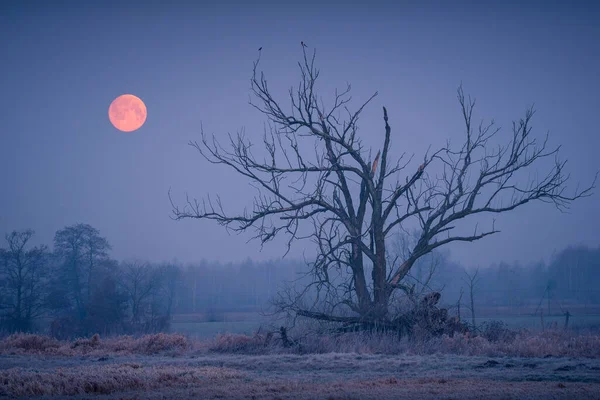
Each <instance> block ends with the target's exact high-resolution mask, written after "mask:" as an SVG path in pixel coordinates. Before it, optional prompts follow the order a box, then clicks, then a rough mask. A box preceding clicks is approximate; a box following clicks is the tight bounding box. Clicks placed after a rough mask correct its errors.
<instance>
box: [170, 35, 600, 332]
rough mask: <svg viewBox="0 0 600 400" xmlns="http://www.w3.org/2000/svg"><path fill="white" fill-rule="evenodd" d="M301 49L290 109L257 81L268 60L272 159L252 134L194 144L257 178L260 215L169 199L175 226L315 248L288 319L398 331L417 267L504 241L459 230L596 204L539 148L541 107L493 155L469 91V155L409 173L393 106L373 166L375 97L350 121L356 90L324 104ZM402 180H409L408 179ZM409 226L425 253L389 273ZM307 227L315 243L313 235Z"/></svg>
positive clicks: (259, 105)
mask: <svg viewBox="0 0 600 400" xmlns="http://www.w3.org/2000/svg"><path fill="white" fill-rule="evenodd" d="M302 50H303V54H304V57H303V60H302V61H301V62H299V63H298V65H299V67H300V84H299V86H298V87H297V88H292V89H290V90H289V98H288V100H287V102H289V103H288V104H289V107H286V106H285V105H284V102H282V101H281V100H277V99H276V98H275V96H274V95H273V93H272V92H271V90H270V87H269V85H268V84H267V79H266V78H265V76H264V73H262V72H259V71H258V65H259V62H260V57H259V59H258V60H257V61H256V62H255V63H254V68H253V74H252V78H251V90H252V93H253V94H254V97H255V100H254V101H251V105H252V106H253V107H255V108H256V109H257V110H259V111H260V112H262V113H263V114H264V115H265V116H266V117H267V119H268V121H269V123H268V125H267V129H266V131H265V134H264V136H263V139H262V144H261V146H260V148H261V149H262V151H261V150H258V148H257V146H255V145H254V144H253V143H252V142H251V141H250V140H249V139H248V138H247V137H246V136H245V134H244V132H241V133H238V134H237V136H232V135H230V136H229V146H223V145H221V143H219V141H218V140H217V139H216V138H215V137H214V136H213V137H212V138H211V137H209V136H207V135H206V134H205V133H204V131H202V132H201V135H202V139H201V141H200V142H196V141H192V142H190V145H191V146H192V147H194V148H195V149H196V150H198V152H199V153H200V154H201V155H202V156H203V157H204V158H205V159H206V160H207V161H208V162H210V163H213V164H220V165H224V166H226V167H228V168H231V169H232V170H233V171H235V172H237V173H238V174H240V175H242V176H244V177H245V178H247V179H248V181H249V182H250V184H251V185H253V186H254V187H255V188H256V189H257V195H256V197H255V200H254V206H253V208H252V209H251V210H245V211H244V212H242V213H240V214H230V213H228V212H226V211H225V209H224V207H223V206H222V203H221V201H220V198H218V197H217V199H216V200H212V199H211V198H210V197H209V198H207V199H205V200H202V201H198V200H192V199H190V198H189V197H188V199H187V201H186V203H185V205H183V206H182V207H180V206H177V205H175V202H174V201H173V200H172V198H171V194H170V193H169V198H170V199H171V204H172V207H173V218H174V219H177V220H179V219H184V218H196V219H208V220H214V221H216V222H217V223H219V224H220V225H223V226H225V227H226V228H228V229H233V230H234V231H236V232H246V231H254V234H255V235H254V236H253V237H254V238H256V239H258V240H259V241H260V243H261V245H263V244H265V243H267V242H269V241H270V240H272V239H273V238H274V237H276V236H277V235H280V234H284V235H287V238H288V242H287V246H288V249H289V247H290V245H291V243H292V242H293V241H294V240H300V239H310V240H312V241H313V242H314V243H315V245H316V249H317V250H316V254H315V258H314V260H311V261H310V263H309V266H310V270H311V274H312V279H311V282H310V283H309V284H308V285H307V287H306V288H302V290H300V291H299V292H298V293H294V295H293V296H285V297H282V299H281V302H280V303H279V304H280V305H281V307H282V309H285V310H287V311H288V312H291V313H293V314H295V315H299V316H305V317H310V318H315V319H320V320H326V321H336V322H342V323H347V324H355V325H360V326H363V327H366V326H372V325H373V324H378V326H382V325H386V324H387V325H389V326H396V325H397V323H399V322H398V321H399V320H394V318H393V316H391V315H390V313H389V302H390V298H391V296H392V294H393V293H394V292H395V291H397V290H400V291H406V290H408V288H407V287H406V285H404V284H403V280H404V278H405V277H406V276H407V274H408V273H409V271H410V270H411V268H412V267H413V265H415V263H416V262H417V260H419V259H420V258H421V257H423V256H425V255H427V254H430V253H431V252H432V251H433V250H435V249H437V248H439V247H441V246H445V245H448V244H450V243H453V242H473V241H476V240H479V239H482V238H484V237H487V236H490V235H493V234H496V233H498V232H499V231H498V230H497V229H496V227H495V226H494V225H493V224H492V225H491V227H489V228H488V229H486V230H483V231H481V230H478V229H477V225H476V224H475V229H474V230H473V231H471V232H472V233H470V234H460V233H458V232H457V230H456V229H455V228H456V227H457V226H458V224H459V223H461V222H463V223H464V222H468V221H472V222H475V221H473V219H474V217H477V216H479V215H484V214H491V215H497V214H501V213H504V212H510V211H512V210H514V209H516V208H517V207H521V206H523V205H525V204H527V203H531V202H534V201H540V202H549V203H552V204H554V205H555V206H556V207H557V208H558V209H564V208H565V207H567V206H568V205H569V203H571V202H572V201H574V200H576V199H578V198H581V197H585V196H589V195H590V194H591V190H592V188H593V183H592V185H590V186H589V187H587V188H585V189H582V190H575V191H574V192H573V193H572V194H567V192H566V185H567V181H568V176H567V175H565V173H564V166H565V162H561V161H559V160H558V158H555V157H556V156H557V154H558V148H555V149H548V148H547V146H546V143H547V141H546V140H544V141H542V142H541V143H538V141H537V140H536V139H534V138H533V137H532V135H531V129H532V128H531V120H532V118H533V115H534V110H533V109H529V110H527V111H526V113H525V116H524V117H523V118H522V119H520V120H519V121H518V122H516V123H514V124H513V127H512V134H511V135H509V137H507V138H506V139H507V140H506V144H504V145H501V146H499V147H493V145H494V143H492V141H493V139H494V138H496V137H497V135H498V134H499V132H500V128H498V127H496V125H495V124H494V122H493V121H492V122H490V123H488V124H483V123H481V124H479V125H476V124H475V123H474V122H473V109H474V106H475V102H474V101H472V100H471V99H470V98H468V97H465V95H464V94H463V90H462V88H459V89H458V102H459V105H460V110H461V113H462V116H463V119H464V124H465V137H464V141H463V143H462V145H460V146H458V147H457V148H453V147H451V146H450V145H449V144H447V145H446V146H444V147H441V148H440V149H439V150H437V151H435V152H433V153H429V152H428V153H426V154H425V156H424V157H423V159H422V162H421V163H420V165H419V166H418V167H417V168H414V169H409V165H410V163H411V159H412V157H411V158H409V159H405V156H404V155H400V156H398V157H393V154H391V153H390V144H391V141H392V128H391V126H390V124H389V121H390V119H389V115H388V111H387V109H386V108H385V107H384V108H383V143H382V146H381V148H380V149H379V150H377V154H376V156H375V157H374V158H371V156H370V155H371V149H369V148H366V147H365V146H364V145H363V142H362V140H361V139H360V137H359V135H358V121H359V117H360V115H361V114H362V112H363V110H364V109H365V107H366V106H367V104H368V103H370V102H371V101H372V100H373V99H374V98H375V96H376V95H377V93H375V94H373V96H371V97H370V98H369V99H368V100H367V101H366V102H364V103H363V104H361V105H359V106H358V108H357V109H356V110H355V111H350V109H349V103H350V100H351V98H350V96H349V93H350V85H348V86H347V87H346V89H345V90H343V91H341V92H338V91H336V92H335V94H334V97H333V100H332V103H331V104H330V105H329V106H325V105H324V102H323V101H322V100H320V98H319V96H318V94H317V93H318V90H317V82H318V79H319V70H318V69H317V68H316V67H315V64H314V61H315V54H316V53H315V52H313V54H312V56H311V55H310V54H307V51H306V49H305V48H304V47H303V49H302ZM344 116H345V118H344ZM548 158H555V160H554V162H553V164H552V165H551V166H550V167H549V168H548V169H547V171H545V173H543V174H536V175H535V176H539V177H541V178H534V179H532V180H529V181H525V182H520V178H521V176H520V174H521V172H523V171H525V172H526V171H529V170H530V169H531V167H532V166H533V165H534V164H536V165H537V161H540V160H543V159H548ZM428 171H431V172H428ZM434 171H438V172H437V173H434ZM401 173H404V175H405V179H399V175H400V174H401ZM594 182H595V181H594ZM411 223H412V224H416V225H417V226H418V227H419V235H418V238H417V240H416V241H415V244H414V245H413V246H412V248H411V249H410V252H409V254H408V256H407V257H406V258H405V259H402V260H398V261H397V262H396V263H389V260H388V257H387V256H388V251H387V245H388V243H387V239H388V238H389V237H390V235H391V234H393V233H394V232H395V231H397V230H398V229H401V228H403V227H404V226H410V224H411ZM305 224H306V225H308V227H307V228H309V229H311V230H312V233H308V234H305V233H304V231H305V229H306V228H305V227H304V225H305ZM368 271H370V272H371V273H370V276H369V275H367V273H368ZM395 324H396V325H395Z"/></svg>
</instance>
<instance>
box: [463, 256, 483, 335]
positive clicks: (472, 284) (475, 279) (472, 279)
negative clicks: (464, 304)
mask: <svg viewBox="0 0 600 400" xmlns="http://www.w3.org/2000/svg"><path fill="white" fill-rule="evenodd" d="M478 274H479V268H477V269H476V270H475V271H474V272H473V273H469V272H467V271H465V275H466V279H464V278H463V279H464V281H465V283H466V284H467V286H469V299H470V301H471V307H470V309H471V322H472V324H473V328H475V327H476V325H475V291H476V290H477V285H478V284H479V280H480V278H479V276H478ZM461 290H462V289H461ZM461 297H462V291H461ZM459 301H460V300H459Z"/></svg>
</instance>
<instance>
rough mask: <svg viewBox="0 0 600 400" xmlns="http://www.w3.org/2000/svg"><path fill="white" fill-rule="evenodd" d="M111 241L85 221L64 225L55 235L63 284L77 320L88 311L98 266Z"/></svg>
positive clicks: (55, 245) (105, 257) (104, 257)
mask: <svg viewBox="0 0 600 400" xmlns="http://www.w3.org/2000/svg"><path fill="white" fill-rule="evenodd" d="M108 250H110V244H109V243H108V241H107V240H106V239H105V238H103V237H102V236H100V232H99V231H98V230H97V229H96V228H94V227H92V226H90V225H88V224H76V225H72V226H67V227H65V228H63V229H61V230H59V231H57V232H56V234H55V236H54V252H55V254H56V255H57V256H58V257H59V259H60V261H61V269H62V272H63V279H64V283H65V284H66V289H67V292H68V293H69V295H70V298H71V300H72V301H73V302H74V303H75V308H76V311H77V314H78V317H79V318H80V319H83V318H84V317H85V316H86V313H87V305H88V304H89V301H90V298H91V290H92V289H91V288H92V286H93V285H92V283H93V280H94V278H95V274H96V270H97V268H98V266H99V265H100V264H101V263H102V262H104V261H106V260H107V259H108Z"/></svg>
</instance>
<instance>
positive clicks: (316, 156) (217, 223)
mask: <svg viewBox="0 0 600 400" xmlns="http://www.w3.org/2000/svg"><path fill="white" fill-rule="evenodd" d="M257 48H258V47H257ZM317 50H318V49H315V48H313V47H310V46H308V45H307V44H305V43H304V42H303V41H302V42H301V43H300V44H299V45H297V48H296V52H295V53H294V54H296V56H298V55H299V62H298V63H297V65H296V69H295V71H294V72H295V78H294V79H295V81H292V82H279V81H280V80H281V78H280V75H279V74H278V73H277V72H275V73H274V72H267V71H273V70H272V69H269V68H266V67H265V65H264V64H265V63H268V62H269V61H268V60H271V59H267V60H265V56H264V54H263V52H264V51H265V50H263V48H262V47H260V48H259V49H258V56H256V58H255V61H254V62H253V63H252V64H250V70H249V71H248V72H249V75H250V82H249V83H250V88H249V92H250V99H249V105H248V106H247V107H248V108H249V109H251V111H252V112H253V113H254V114H255V115H257V116H258V117H260V118H261V123H262V128H261V129H262V131H261V134H260V135H257V134H256V132H253V133H250V132H249V131H250V129H248V131H246V129H241V130H238V131H237V133H227V132H225V133H224V132H218V133H208V130H207V129H205V128H204V126H203V125H202V124H199V125H197V126H195V127H194V129H195V132H196V133H195V134H194V136H193V137H192V138H191V140H190V141H189V143H187V146H186V143H185V142H184V143H178V146H180V147H182V148H184V150H185V151H183V152H181V153H179V154H182V156H181V157H188V158H191V159H193V161H194V163H195V164H194V165H196V166H197V168H198V169H197V170H196V171H193V174H196V175H197V179H196V178H195V179H188V180H186V181H185V185H184V186H183V187H181V186H178V187H177V188H169V187H168V186H166V187H164V188H161V190H162V193H163V194H162V196H163V198H162V199H161V200H162V201H163V202H162V203H161V204H164V205H166V206H165V207H164V208H163V209H162V211H161V212H162V213H163V214H164V216H165V217H168V218H170V220H169V224H171V225H173V226H174V227H175V229H180V228H179V227H183V226H184V224H187V225H185V226H190V225H194V226H202V227H203V228H204V229H207V230H206V231H205V232H211V231H214V232H217V231H224V232H226V233H227V234H228V235H230V237H232V238H233V237H241V238H243V239H244V240H245V241H248V244H249V245H250V246H253V249H255V251H256V254H259V252H260V251H262V250H263V249H267V248H275V249H276V250H278V252H279V253H278V254H279V255H280V256H279V257H272V258H271V259H270V260H268V259H265V258H254V257H253V256H252V255H251V254H249V255H247V257H241V258H238V260H239V259H244V258H245V260H244V261H229V260H227V259H226V258H223V259H214V258H213V259H211V257H199V258H198V259H197V260H196V261H191V262H190V261H189V260H186V261H178V257H179V255H178V254H176V253H174V254H172V255H171V256H170V258H169V259H170V260H171V261H157V260H156V259H150V258H149V257H147V256H146V255H145V254H138V255H136V256H135V257H118V256H117V255H115V254H114V250H113V246H116V245H117V244H118V241H117V240H115V239H113V238H111V237H110V235H108V234H106V233H105V232H103V231H102V230H101V229H99V228H98V227H97V226H94V225H95V224H93V223H90V221H89V220H86V219H80V220H79V221H77V222H69V223H65V224H64V226H61V227H56V228H55V229H57V230H56V231H55V232H54V235H53V240H51V241H48V242H47V243H44V239H43V238H40V236H39V234H38V233H37V231H39V230H43V229H46V226H44V224H43V223H41V222H40V224H39V226H36V225H35V224H33V225H31V226H27V227H24V228H16V227H15V228H16V229H15V228H10V229H8V230H7V231H6V232H3V238H2V242H1V243H0V397H5V396H6V397H8V398H35V397H43V398H64V397H76V398H92V397H93V398H131V399H133V398H152V399H154V398H156V399H158V398H160V399H164V398H203V399H204V398H248V399H250V398H252V399H256V398H270V399H296V398H298V399H302V398H304V399H313V398H323V399H379V398H411V399H412V398H415V399H441V398H444V399H446V398H448V399H450V398H454V399H455V398H465V399H467V398H468V399H482V398H507V399H508V398H511V399H512V398H531V399H534V398H535V399H571V398H578V399H593V398H598V397H599V396H600V378H599V376H600V375H599V374H598V371H599V370H600V288H599V287H598V282H600V243H595V245H589V244H582V243H577V242H570V243H564V244H562V245H561V246H557V247H555V248H554V250H553V251H550V252H548V253H547V254H544V255H543V256H542V257H539V259H538V260H537V261H535V260H534V261H519V258H518V257H516V256H515V257H513V256H511V249H510V248H506V249H505V250H504V251H505V254H506V256H505V258H504V259H498V260H495V261H493V262H488V263H466V262H464V259H463V260H462V261H461V260H460V259H457V258H455V257H453V255H454V253H453V252H454V251H455V249H456V247H455V246H457V245H460V246H463V248H469V249H471V248H472V249H477V246H479V245H480V244H481V243H484V242H485V243H497V246H506V245H505V242H504V239H502V238H503V237H504V236H503V235H505V232H503V227H505V226H506V221H507V220H506V218H507V217H508V216H517V215H518V216H519V218H520V220H519V223H520V224H523V225H525V224H527V223H528V221H527V218H528V217H527V216H528V215H529V214H528V213H531V215H533V214H534V213H535V212H537V211H539V210H544V211H545V212H547V213H550V212H552V213H558V214H564V215H569V213H570V212H571V210H574V209H577V207H578V206H579V205H580V204H582V203H583V202H585V201H587V202H588V203H586V204H590V199H592V202H596V203H597V194H596V193H595V188H596V184H597V182H596V177H597V175H598V172H597V170H598V168H595V169H594V172H593V173H592V175H590V174H589V173H587V174H584V175H581V174H579V171H578V170H577V169H574V168H571V167H570V166H571V164H570V162H568V161H569V160H568V157H565V156H564V149H563V147H564V146H568V145H569V143H563V141H565V140H566V139H565V140H563V139H564V138H565V136H563V137H560V140H555V139H553V137H552V133H547V132H544V129H545V128H544V127H545V126H546V125H545V122H544V121H542V120H540V119H539V118H538V117H539V114H538V113H537V107H536V106H534V105H531V106H530V107H526V108H524V109H522V111H521V114H520V115H514V116H513V117H512V118H513V120H512V121H510V122H509V121H501V123H499V122H497V121H496V120H494V119H492V118H489V117H488V116H487V115H488V113H487V112H486V113H481V114H480V113H479V107H480V102H479V99H478V98H477V97H476V96H477V95H478V93H476V90H477V87H476V86H475V87H474V89H475V90H473V91H472V90H471V85H469V83H468V82H469V80H468V79H465V83H464V85H463V84H462V83H460V82H458V83H457V84H456V85H455V86H454V87H455V89H454V90H455V92H454V93H455V95H456V96H455V102H454V103H453V104H447V108H448V109H450V110H452V112H453V113H455V114H456V116H457V117H458V118H457V119H455V120H453V121H459V124H457V125H452V126H450V125H451V124H450V123H449V124H448V125H449V126H448V127H447V129H448V130H449V131H452V132H458V133H459V134H460V135H459V136H453V137H452V139H451V138H450V137H448V138H444V140H442V141H439V140H437V139H436V138H432V139H431V140H430V139H429V138H425V139H424V140H425V141H427V147H426V148H425V150H424V151H422V152H421V151H414V152H413V149H411V148H407V147H406V146H405V145H404V142H405V138H406V135H407V133H406V132H403V131H402V129H400V128H399V126H402V125H401V119H402V118H403V115H404V113H406V110H400V109H399V107H396V106H394V104H384V103H383V102H382V101H381V99H380V97H381V96H380V94H379V93H378V92H376V91H373V92H371V93H369V94H367V95H364V92H360V91H359V94H355V93H354V91H353V87H352V86H351V84H350V83H348V84H347V85H346V86H343V87H341V88H339V87H338V88H334V89H332V90H331V89H330V88H331V86H329V85H330V83H331V82H328V81H327V79H330V78H331V77H332V75H335V72H336V71H326V69H325V68H324V75H323V77H322V76H321V68H320V67H319V64H320V59H321V57H322V54H321V53H320V52H318V51H317ZM325 57H326V56H325ZM271 75H274V76H273V77H272V78H271ZM357 78H358V77H357ZM276 81H278V82H277V84H272V82H276ZM246 82H247V81H246ZM367 83H368V82H367ZM364 84H365V83H364V82H360V85H363V86H364ZM278 85H279V86H278ZM281 85H283V86H281ZM361 87H362V86H361ZM369 90H370V89H369ZM380 90H381V89H380ZM394 95H395V96H396V95H397V96H400V95H405V94H399V93H395V94H394ZM386 99H388V98H387V97H386ZM138 100H139V99H138ZM526 100H527V101H529V99H526ZM531 100H534V99H531ZM112 107H113V106H112V105H111V109H112ZM111 112H112V111H110V110H109V116H110V118H111V121H112V122H113V124H114V125H115V127H117V128H118V126H117V125H116V124H115V122H114V120H116V118H120V115H119V114H118V113H117V112H116V111H115V113H114V114H110V113H111ZM143 112H144V115H143V120H141V123H139V124H138V125H136V127H135V128H134V129H138V127H139V126H141V125H143V124H144V121H145V118H146V115H145V113H146V108H145V106H144V111H143ZM430 112H431V113H435V111H434V110H432V111H430ZM365 115H368V118H366V119H367V121H369V123H368V124H367V123H365V122H363V121H364V120H365ZM210 118H211V116H210V115H206V116H203V119H207V120H208V119H210ZM215 118H216V117H215ZM373 121H374V122H373ZM235 122H236V123H239V124H244V121H237V120H236V121H235ZM136 123H137V122H136ZM538 124H539V125H540V126H541V127H542V128H538ZM120 126H122V127H127V126H128V125H126V124H125V122H121V125H120ZM118 129H120V128H118ZM127 129H129V128H127ZM253 129H254V128H253ZM120 130H122V131H123V132H127V131H126V130H125V128H124V129H120ZM131 130H133V129H131ZM592 167H593V166H592ZM99 168H100V167H99ZM222 171H227V173H230V174H232V175H223V176H235V177H236V178H235V179H236V180H235V181H234V180H232V181H231V182H229V181H224V182H221V185H225V186H227V185H237V187H236V190H238V191H239V192H240V193H242V192H243V193H250V194H251V195H250V199H251V200H250V202H247V203H246V204H244V205H243V206H242V207H237V206H235V204H238V205H239V204H240V203H233V204H234V205H232V203H231V202H229V200H230V197H231V193H232V192H231V191H226V192H225V194H221V193H220V192H219V191H213V189H212V188H213V187H214V186H210V187H208V186H205V184H204V183H203V179H204V178H203V176H209V175H211V174H219V173H221V172H222ZM588 172H589V171H588ZM192 176H194V175H192ZM590 176H591V179H588V178H589V177H590ZM234 182H235V183H234ZM130 190H131V191H133V190H137V189H134V188H133V186H132V188H131V189H130ZM144 195H145V196H149V195H150V194H144ZM241 197H243V196H241ZM89 206H90V209H91V207H94V206H93V205H89ZM588 207H589V205H588ZM8 212H12V211H10V210H8ZM90 213H91V211H90ZM517 213H520V214H517ZM595 213H596V214H597V211H596V212H595ZM596 214H594V212H592V214H591V216H590V218H592V219H593V218H595V217H597V215H596ZM90 215H91V214H90ZM157 229H159V228H157ZM553 229H560V227H553V226H545V227H539V230H540V232H539V234H540V235H543V234H544V233H545V232H544V231H545V230H553ZM202 240H203V238H202V237H199V238H197V242H198V243H199V245H200V243H202ZM232 240H233V239H232ZM588 243H589V242H588ZM124 245H126V244H124ZM148 246H151V244H148ZM294 249H296V250H294ZM297 249H301V250H302V251H301V255H300V253H299V252H298V251H297ZM240 251H241V250H240ZM473 251H475V250H473Z"/></svg>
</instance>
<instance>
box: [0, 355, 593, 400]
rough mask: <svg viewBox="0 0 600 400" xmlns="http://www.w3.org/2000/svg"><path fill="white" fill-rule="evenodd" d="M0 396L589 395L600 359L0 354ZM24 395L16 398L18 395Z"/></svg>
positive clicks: (412, 397)
mask: <svg viewBox="0 0 600 400" xmlns="http://www.w3.org/2000/svg"><path fill="white" fill-rule="evenodd" d="M0 379H1V380H2V382H0V383H2V385H0V397H5V398H10V397H16V395H25V394H29V395H30V396H29V398H33V397H34V396H31V395H32V394H34V393H37V394H42V393H47V394H50V393H53V395H46V396H38V397H35V398H45V399H58V398H65V397H67V396H68V397H69V398H90V399H91V398H93V399H186V398H196V399H217V398H218V399H386V398H389V399H391V398H396V399H397V398H406V399H461V400H463V399H486V400H489V399H598V398H600V359H598V358H567V357H551V356H549V357H545V358H521V357H482V356H460V355H452V354H440V355H381V354H356V353H346V354H341V353H339V354H338V353H328V354H309V355H297V354H268V355H239V354H193V353H192V354H180V355H175V354H173V355H171V356H165V355H123V356H110V355H109V356H100V357H99V356H98V355H94V356H87V355H83V356H75V357H74V356H55V355H52V356H47V355H31V354H20V355H19V354H14V355H6V354H5V355H2V356H0ZM27 397H28V396H24V397H23V398H27Z"/></svg>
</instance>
